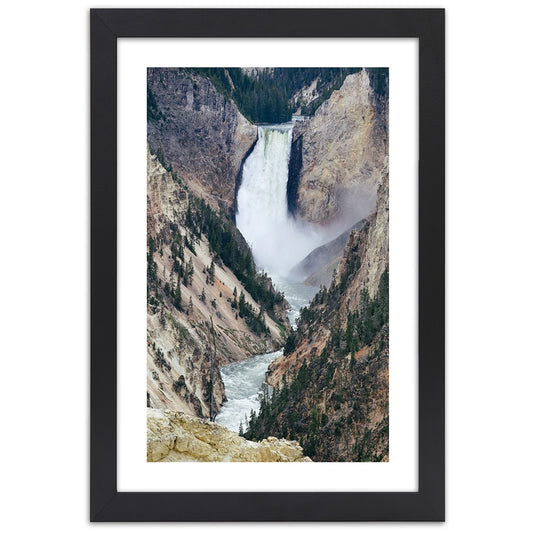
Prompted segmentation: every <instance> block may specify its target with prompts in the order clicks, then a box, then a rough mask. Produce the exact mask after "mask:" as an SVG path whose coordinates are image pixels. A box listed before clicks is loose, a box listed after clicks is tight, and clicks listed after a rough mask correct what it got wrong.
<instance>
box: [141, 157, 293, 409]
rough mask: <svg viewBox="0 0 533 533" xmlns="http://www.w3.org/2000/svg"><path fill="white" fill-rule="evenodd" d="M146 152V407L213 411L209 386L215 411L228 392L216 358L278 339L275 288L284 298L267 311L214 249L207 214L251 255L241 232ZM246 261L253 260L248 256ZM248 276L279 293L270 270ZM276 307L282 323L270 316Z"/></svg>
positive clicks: (225, 359) (260, 349) (238, 356)
mask: <svg viewBox="0 0 533 533" xmlns="http://www.w3.org/2000/svg"><path fill="white" fill-rule="evenodd" d="M147 157H148V198H147V202H148V203H147V205H148V211H147V225H148V227H147V230H148V241H149V245H148V305H147V313H148V318H147V350H148V366H147V371H148V375H147V380H148V398H147V402H148V406H149V407H154V408H169V409H173V410H179V411H183V412H185V413H188V414H191V415H195V416H201V417H205V416H209V414H210V391H211V390H213V391H214V399H215V401H214V403H215V405H214V407H215V411H218V409H219V408H220V407H221V405H222V403H223V401H224V399H225V395H224V385H223V382H222V380H221V377H220V372H219V365H223V364H228V363H230V362H233V361H239V360H242V359H244V358H246V357H248V356H249V355H251V354H255V353H265V352H269V351H275V350H277V349H279V348H280V347H281V345H282V342H283V338H282V333H281V331H282V330H283V329H284V327H285V326H286V324H285V323H286V318H285V317H284V316H283V315H284V313H283V303H282V302H283V299H282V298H281V296H278V299H279V300H280V302H278V303H275V304H273V305H272V309H271V310H270V311H269V312H264V309H263V311H262V307H261V304H260V303H258V302H257V301H256V300H255V299H254V298H253V297H252V295H251V294H250V292H249V291H248V290H247V289H246V287H245V286H244V284H243V282H242V281H240V280H239V279H238V278H237V276H236V275H235V273H234V272H233V271H232V270H230V268H228V266H227V265H226V264H225V263H224V262H223V261H222V260H221V258H220V255H218V254H217V252H216V250H219V251H220V248H217V247H216V244H215V243H214V242H213V241H211V242H209V240H208V236H211V237H212V234H211V233H209V231H208V230H207V229H206V227H205V226H206V224H207V222H206V220H207V218H208V215H210V216H211V218H210V219H209V221H210V223H211V225H212V227H213V228H214V230H216V235H218V233H219V232H224V233H222V235H223V236H224V237H225V238H232V239H233V241H232V242H233V248H232V250H233V255H234V256H235V255H236V254H237V251H238V250H243V252H242V253H241V256H237V257H244V259H246V258H248V255H247V254H249V256H250V258H251V254H250V252H249V250H248V248H247V246H246V243H245V242H244V240H243V239H242V236H240V234H239V233H238V231H237V230H236V229H234V227H233V226H232V224H231V222H230V221H229V220H228V219H226V218H224V216H223V215H217V214H216V213H215V212H214V211H213V210H209V208H208V207H207V206H206V205H204V204H200V203H199V202H198V201H197V200H196V199H195V197H194V195H193V194H192V192H191V191H190V189H189V188H188V187H187V185H185V184H184V183H183V182H182V181H181V180H180V179H179V178H178V179H176V178H175V177H174V176H173V175H172V173H171V172H168V171H167V170H165V169H164V168H163V166H162V165H161V163H160V162H159V160H158V158H157V157H156V156H155V155H152V154H150V153H148V154H147ZM199 205H203V208H204V212H202V213H201V212H200V207H198V206H199ZM202 217H203V218H202ZM221 253H222V252H221ZM243 254H244V255H243ZM250 261H251V259H250ZM245 266H247V267H249V268H251V263H250V264H248V265H245ZM243 268H244V267H243ZM249 272H250V271H247V273H248V275H249ZM251 279H254V280H256V281H255V282H256V283H262V285H261V287H262V288H263V292H264V293H265V294H267V296H268V295H270V296H272V295H273V294H274V293H270V292H269V288H271V283H270V280H268V278H251ZM257 279H258V280H259V281H257ZM254 287H255V285H254ZM236 295H238V297H236ZM276 314H277V315H279V317H280V318H279V321H280V323H281V324H282V326H281V327H280V326H279V325H278V323H276V322H275V321H274V320H273V318H272V316H274V317H275V316H276ZM271 315H272V316H271ZM211 321H212V324H213V328H214V335H213V330H212V327H211ZM215 350H216V356H215ZM212 361H213V370H212ZM212 373H213V375H212V377H211V374H212ZM211 382H212V383H211Z"/></svg>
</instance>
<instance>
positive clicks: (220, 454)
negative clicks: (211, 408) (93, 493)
mask: <svg viewBox="0 0 533 533" xmlns="http://www.w3.org/2000/svg"><path fill="white" fill-rule="evenodd" d="M147 460H148V461H149V462H178V461H196V462H204V461H234V462H250V461H253V462H259V461H260V462H294V461H297V462H303V461H310V459H309V458H307V457H304V456H303V453H302V448H301V447H300V446H299V445H298V443H297V442H291V441H287V440H285V439H276V438H274V437H269V438H268V439H264V440H263V441H261V442H250V441H247V440H246V439H244V438H243V437H239V435H237V433H234V432H232V431H230V430H229V429H227V428H225V427H223V426H220V425H218V424H215V423H213V422H207V421H204V420H198V419H197V418H193V417H190V416H187V415H184V414H183V413H177V412H174V411H168V410H155V409H148V425H147Z"/></svg>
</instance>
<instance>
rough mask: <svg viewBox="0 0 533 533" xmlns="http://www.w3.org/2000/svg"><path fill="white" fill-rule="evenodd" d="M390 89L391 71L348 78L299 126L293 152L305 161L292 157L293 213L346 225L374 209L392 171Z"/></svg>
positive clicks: (311, 219)
mask: <svg viewBox="0 0 533 533" xmlns="http://www.w3.org/2000/svg"><path fill="white" fill-rule="evenodd" d="M382 70H383V69H382ZM387 93H388V74H386V76H385V75H384V74H383V72H381V73H379V75H375V74H374V73H372V72H369V71H367V70H366V69H363V70H361V71H360V72H358V73H356V74H351V75H349V76H347V77H346V79H345V81H344V83H343V85H342V87H341V88H340V89H339V90H338V91H334V92H333V94H332V95H331V97H330V98H329V99H328V100H326V101H325V102H324V103H323V104H322V105H321V106H320V107H319V108H318V109H317V111H316V113H315V116H314V117H312V118H311V119H309V120H306V121H304V122H298V123H297V124H296V125H295V127H294V131H293V150H294V153H295V154H297V156H298V158H300V159H301V162H298V161H297V160H296V159H295V160H293V161H291V172H290V183H289V190H290V191H291V194H290V195H289V204H290V205H291V209H292V211H293V213H296V214H297V215H299V216H301V217H302V218H304V219H305V220H308V221H310V222H314V223H318V224H322V225H327V224H332V223H337V224H338V225H339V227H342V228H343V229H345V228H346V227H349V226H351V225H353V224H354V223H355V222H357V221H358V220H360V219H362V218H364V217H366V216H367V215H368V214H369V213H370V212H371V211H372V210H373V209H374V206H375V199H376V190H377V186H378V183H380V182H381V180H382V179H383V176H384V175H385V174H386V173H387V172H388V155H387V154H388V114H389V110H388V94H387ZM298 167H299V168H298ZM295 190H296V191H297V192H296V193H295V192H294V191H295Z"/></svg>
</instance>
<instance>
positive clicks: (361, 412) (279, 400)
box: [245, 270, 389, 461]
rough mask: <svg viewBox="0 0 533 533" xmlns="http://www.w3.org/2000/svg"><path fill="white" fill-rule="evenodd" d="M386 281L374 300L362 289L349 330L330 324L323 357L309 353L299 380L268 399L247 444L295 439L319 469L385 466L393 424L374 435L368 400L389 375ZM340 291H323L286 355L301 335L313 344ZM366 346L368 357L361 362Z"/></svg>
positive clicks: (288, 379) (288, 380) (291, 378)
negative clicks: (346, 464) (329, 464)
mask: <svg viewBox="0 0 533 533" xmlns="http://www.w3.org/2000/svg"><path fill="white" fill-rule="evenodd" d="M352 274H353V273H352ZM388 278H389V276H388V270H386V271H385V272H384V273H383V274H382V276H381V279H380V283H379V290H378V293H377V294H376V296H375V298H373V299H371V298H370V297H369V295H368V292H367V291H366V290H364V289H363V291H362V292H361V303H360V306H359V308H358V310H357V311H355V312H352V313H349V315H348V318H347V320H346V325H345V327H341V325H340V324H339V322H338V319H337V321H335V318H333V319H332V325H331V327H330V334H329V338H328V340H327V343H326V346H325V347H324V349H323V350H322V353H321V354H320V355H319V354H312V353H311V357H310V358H309V360H307V359H304V360H303V362H302V364H301V366H300V368H299V370H298V371H297V372H296V373H294V374H292V375H288V376H287V375H286V376H284V379H283V380H282V385H281V386H280V387H279V388H277V389H274V391H273V392H272V394H271V395H270V396H269V395H263V398H262V401H261V406H260V409H259V412H258V413H255V412H254V413H251V415H250V419H249V426H248V429H247V430H246V431H245V436H246V438H248V439H252V440H253V439H255V440H261V439H263V438H266V437H268V436H269V435H273V436H276V437H285V438H289V439H297V440H298V441H299V442H300V444H301V445H302V446H303V448H304V454H305V455H308V456H309V457H311V459H314V460H319V461H328V460H335V461H338V460H347V461H380V460H382V458H383V457H384V455H385V454H386V453H388V440H387V439H388V419H387V420H386V421H384V422H383V423H382V424H380V425H379V427H378V428H376V429H375V430H374V431H370V430H369V429H368V417H369V412H370V411H369V409H370V406H371V405H372V401H371V400H370V398H371V397H372V394H374V393H375V391H376V390H377V388H378V387H379V372H380V371H384V369H385V368H386V367H387V359H388V355H387V354H388V351H387V350H385V347H386V346H387V345H388V307H389V282H388ZM336 290H337V288H336V287H332V288H331V289H330V290H329V291H327V290H325V289H322V290H321V291H320V292H319V293H318V294H317V295H316V297H315V300H314V302H313V303H314V306H313V305H312V306H311V308H310V309H307V311H306V312H304V313H303V314H302V315H301V317H300V321H299V324H298V330H297V331H296V332H291V333H290V334H289V336H288V338H287V342H286V346H285V354H286V355H287V354H289V353H291V352H292V351H293V350H294V349H295V346H296V345H297V339H298V338H301V337H302V336H303V331H304V330H305V332H306V333H305V334H306V336H309V334H310V333H309V328H310V327H311V326H314V327H316V326H317V324H316V323H315V322H316V321H321V320H322V318H321V317H323V316H324V315H325V316H329V312H328V311H327V304H328V299H329V298H330V297H331V296H332V293H333V294H334V293H335V291H336ZM318 306H322V311H323V312H322V313H320V309H318V308H317V307H318ZM324 309H326V311H325V312H324ZM365 346H368V347H369V348H368V355H367V356H365V357H363V358H361V359H356V357H355V355H356V353H357V352H358V351H359V350H360V349H361V348H363V347H365ZM343 439H350V440H349V442H348V444H349V445H347V446H346V447H345V452H344V454H343V455H342V456H338V455H335V452H334V450H335V447H336V445H337V443H338V442H339V441H342V440H343Z"/></svg>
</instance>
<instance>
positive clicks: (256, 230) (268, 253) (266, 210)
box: [236, 123, 322, 276]
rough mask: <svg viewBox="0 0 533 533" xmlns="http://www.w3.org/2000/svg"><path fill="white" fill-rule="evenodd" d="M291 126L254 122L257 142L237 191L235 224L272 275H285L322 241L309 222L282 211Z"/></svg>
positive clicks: (257, 258)
mask: <svg viewBox="0 0 533 533" xmlns="http://www.w3.org/2000/svg"><path fill="white" fill-rule="evenodd" d="M292 126H293V125H292V123H288V124H277V125H270V126H259V127H258V139H257V143H256V145H255V148H254V150H253V151H252V153H251V154H250V155H249V156H248V159H247V160H246V161H245V163H244V166H243V172H242V183H241V187H240V189H239V191H238V194H237V206H238V211H237V215H236V223H237V227H238V228H239V230H240V231H241V233H242V234H243V235H244V238H245V239H246V241H247V242H248V244H249V245H250V246H251V248H252V253H253V256H254V260H255V262H256V263H257V265H258V266H259V267H260V268H262V269H264V270H266V271H267V272H268V273H269V274H273V275H278V276H285V275H287V273H288V272H289V270H290V269H291V267H293V266H294V265H295V264H296V263H298V262H299V261H301V260H302V259H303V258H304V257H305V256H306V255H307V254H308V253H309V252H310V251H311V250H313V249H314V248H316V247H317V246H319V245H320V244H322V239H321V237H320V235H319V233H318V232H317V231H316V230H315V229H313V227H312V226H311V225H309V224H307V225H306V224H303V223H302V222H297V221H296V220H295V219H294V218H293V217H292V216H291V215H290V214H289V212H288V206H287V180H288V177H289V158H290V152H291V142H292Z"/></svg>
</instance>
